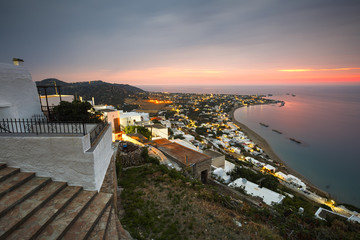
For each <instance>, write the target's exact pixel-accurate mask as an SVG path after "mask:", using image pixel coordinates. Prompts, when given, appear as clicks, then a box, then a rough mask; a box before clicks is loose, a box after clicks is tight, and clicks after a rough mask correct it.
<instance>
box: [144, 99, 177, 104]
mask: <svg viewBox="0 0 360 240" xmlns="http://www.w3.org/2000/svg"><path fill="white" fill-rule="evenodd" d="M148 102H150V103H155V104H164V103H172V101H169V100H157V99H150V100H148Z"/></svg>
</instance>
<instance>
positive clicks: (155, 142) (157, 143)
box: [152, 138, 172, 146]
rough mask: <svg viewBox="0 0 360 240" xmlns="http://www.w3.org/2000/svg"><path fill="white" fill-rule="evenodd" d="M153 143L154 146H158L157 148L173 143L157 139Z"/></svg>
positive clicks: (164, 139)
mask: <svg viewBox="0 0 360 240" xmlns="http://www.w3.org/2000/svg"><path fill="white" fill-rule="evenodd" d="M152 142H153V143H152V145H157V146H160V145H164V144H171V143H172V142H171V141H169V140H167V139H166V138H161V139H157V140H154V141H152Z"/></svg>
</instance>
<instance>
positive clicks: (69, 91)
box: [36, 78, 145, 105]
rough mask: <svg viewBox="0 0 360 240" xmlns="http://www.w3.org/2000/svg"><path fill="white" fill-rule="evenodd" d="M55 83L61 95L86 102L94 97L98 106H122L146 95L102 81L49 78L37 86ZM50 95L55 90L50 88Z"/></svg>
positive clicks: (136, 89)
mask: <svg viewBox="0 0 360 240" xmlns="http://www.w3.org/2000/svg"><path fill="white" fill-rule="evenodd" d="M54 82H56V86H60V87H61V94H66V95H75V94H76V95H77V96H81V97H83V99H85V100H91V98H92V97H94V98H95V103H96V104H110V105H120V104H123V102H124V99H125V98H127V97H129V96H130V97H131V96H134V95H137V94H141V93H145V91H144V90H142V89H140V88H137V87H134V86H131V85H128V84H115V83H107V82H103V81H101V80H97V81H89V82H75V83H67V82H63V81H61V80H59V79H56V78H47V79H44V80H42V81H37V82H36V85H37V86H54ZM48 94H55V89H54V88H49V89H48Z"/></svg>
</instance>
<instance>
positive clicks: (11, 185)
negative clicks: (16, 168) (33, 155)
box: [0, 172, 35, 198]
mask: <svg viewBox="0 0 360 240" xmlns="http://www.w3.org/2000/svg"><path fill="white" fill-rule="evenodd" d="M33 177H35V173H29V172H22V173H17V174H15V175H13V176H11V177H9V178H8V179H6V180H5V181H3V182H2V183H1V184H0V198H1V197H2V196H4V195H5V194H6V193H8V192H10V191H12V190H14V189H15V188H17V187H18V186H20V185H22V184H23V183H25V182H27V181H28V180H30V179H31V178H33Z"/></svg>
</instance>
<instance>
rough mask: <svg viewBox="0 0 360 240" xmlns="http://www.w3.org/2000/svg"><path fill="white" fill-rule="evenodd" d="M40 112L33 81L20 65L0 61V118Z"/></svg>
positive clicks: (30, 115)
mask: <svg viewBox="0 0 360 240" xmlns="http://www.w3.org/2000/svg"><path fill="white" fill-rule="evenodd" d="M34 114H42V112H41V108H40V102H39V97H38V93H37V88H36V85H35V83H34V82H33V81H32V79H31V75H30V73H29V71H28V70H27V69H26V68H24V67H22V66H14V65H12V64H6V63H0V119H4V118H31V117H32V116H33V115H34Z"/></svg>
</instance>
